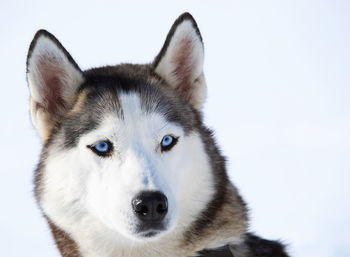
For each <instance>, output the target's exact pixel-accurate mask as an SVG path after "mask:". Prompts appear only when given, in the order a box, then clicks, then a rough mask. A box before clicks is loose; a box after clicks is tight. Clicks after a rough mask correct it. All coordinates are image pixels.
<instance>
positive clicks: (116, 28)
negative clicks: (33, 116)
mask: <svg viewBox="0 0 350 257" xmlns="http://www.w3.org/2000/svg"><path fill="white" fill-rule="evenodd" d="M184 11H189V12H191V13H192V14H193V16H194V17H195V19H196V20H197V22H198V25H199V28H200V30H201V33H202V36H203V40H204V44H205V67H204V69H205V76H206V79H207V84H208V99H207V103H206V107H205V120H206V122H207V124H208V125H209V126H210V127H211V128H213V129H214V130H215V131H216V133H215V134H216V137H217V139H218V142H219V143H220V146H221V148H222V150H223V152H224V154H225V156H227V159H228V164H229V165H228V167H229V172H230V175H231V178H232V180H233V181H234V183H235V184H236V186H237V187H238V188H239V189H240V192H241V193H242V195H243V197H244V198H245V200H246V201H247V202H248V205H249V207H250V210H251V218H252V220H251V229H252V231H255V232H257V233H258V234H259V235H261V236H263V237H266V238H271V239H276V238H280V239H283V240H284V242H286V243H288V244H289V252H290V253H291V255H292V256H298V257H333V256H334V257H342V256H350V229H349V228H350V186H349V184H350V182H349V181H350V133H349V131H350V15H349V14H350V2H349V1H346V0H343V1H341V0H318V1H316V0H315V1H312V0H293V1H292V0H290V1H278V0H271V1H259V0H256V1H253V0H252V1H249V0H244V1H243V0H241V1H237V0H233V1H205V0H197V1H185V0H184V1H162V0H159V1H153V0H152V1H151V0H149V1H144V2H142V3H139V1H96V2H92V1H66V0H62V1H57V2H56V3H55V4H53V3H50V2H49V1H9V0H7V1H1V2H0V24H1V25H0V57H1V59H0V71H1V72H0V74H1V79H2V83H1V88H2V90H3V93H2V94H1V95H0V116H1V118H2V120H3V123H1V126H0V131H1V135H2V136H1V142H2V147H1V148H0V156H1V167H2V168H0V202H1V210H2V212H1V214H0V217H1V219H0V242H1V246H0V249H1V255H2V256H6V257H19V256H26V257H48V256H50V257H51V256H52V257H54V256H56V257H58V256H59V254H58V251H57V250H56V248H55V246H54V243H53V240H52V237H51V234H50V232H49V229H48V227H47V225H46V222H45V220H44V218H42V217H41V213H40V211H39V209H38V207H37V205H36V203H35V200H34V198H33V194H32V187H33V186H32V178H33V175H32V174H33V170H34V168H35V165H36V162H37V161H38V158H39V153H40V148H41V146H40V141H39V139H38V136H37V134H36V132H35V131H34V128H33V126H32V125H31V122H30V119H29V92H28V88H27V84H26V80H25V60H26V53H27V50H28V46H29V43H30V41H31V40H32V38H33V36H34V34H35V32H36V31H37V30H38V29H40V28H44V29H47V30H48V31H50V32H51V33H53V34H54V35H55V36H56V37H57V38H58V39H59V40H60V41H61V43H62V44H63V45H64V46H65V47H66V49H67V50H68V51H69V52H70V53H71V55H72V56H73V58H74V59H75V60H76V61H77V63H78V64H79V65H80V67H81V68H83V69H87V68H90V67H94V66H100V65H106V64H118V63H120V62H133V63H144V62H150V61H151V60H152V59H153V58H154V56H155V55H156V54H157V53H158V51H159V50H160V48H161V46H162V44H163V42H164V40H165V36H166V34H167V32H168V30H169V29H170V27H171V25H172V23H173V21H174V20H175V19H176V18H177V16H179V15H180V14H181V13H182V12H184Z"/></svg>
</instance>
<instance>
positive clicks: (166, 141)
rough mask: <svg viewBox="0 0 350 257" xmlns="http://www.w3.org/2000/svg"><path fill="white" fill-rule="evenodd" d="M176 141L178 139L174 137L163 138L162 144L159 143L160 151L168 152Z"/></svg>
mask: <svg viewBox="0 0 350 257" xmlns="http://www.w3.org/2000/svg"><path fill="white" fill-rule="evenodd" d="M177 140H178V139H177V138H176V137H173V136H171V135H166V136H164V137H163V139H162V142H161V143H160V146H161V148H162V151H169V150H170V149H171V148H172V147H173V146H174V145H175V144H176V143H177Z"/></svg>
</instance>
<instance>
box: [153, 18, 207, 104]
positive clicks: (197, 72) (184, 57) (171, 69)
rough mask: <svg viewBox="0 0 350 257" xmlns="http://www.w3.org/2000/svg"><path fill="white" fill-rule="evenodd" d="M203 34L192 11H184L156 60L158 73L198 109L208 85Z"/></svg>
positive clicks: (155, 64) (156, 71)
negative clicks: (205, 77)
mask: <svg viewBox="0 0 350 257" xmlns="http://www.w3.org/2000/svg"><path fill="white" fill-rule="evenodd" d="M203 59H204V47H203V42H202V36H201V34H200V32H199V29H198V27H197V23H196V21H195V20H194V19H193V17H192V16H191V14H189V13H184V14H182V15H181V16H180V17H179V18H178V19H177V20H176V21H175V23H174V25H173V26H172V28H171V29H170V31H169V33H168V36H167V38H166V40H165V43H164V46H163V48H162V50H161V51H160V53H159V54H158V56H157V57H156V58H155V60H154V62H153V68H154V71H155V73H156V74H158V75H159V76H160V77H161V78H162V79H164V80H165V81H166V83H167V84H168V85H170V86H171V87H173V88H174V89H176V90H177V91H178V92H179V93H180V94H181V95H182V96H183V97H184V98H185V99H186V100H187V101H188V102H189V103H190V104H192V105H193V106H194V107H195V108H196V109H199V110H200V109H201V107H202V105H203V103H204V100H205V98H206V93H207V88H206V83H205V79H204V76H203Z"/></svg>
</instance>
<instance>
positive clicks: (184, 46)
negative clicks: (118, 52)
mask: <svg viewBox="0 0 350 257" xmlns="http://www.w3.org/2000/svg"><path fill="white" fill-rule="evenodd" d="M27 80H28V83H29V88H30V92H31V100H30V101H31V117H32V121H33V124H34V126H35V128H36V129H37V131H38V133H39V135H40V138H41V139H42V142H43V145H44V147H43V151H42V156H41V161H40V163H39V165H38V168H37V172H36V180H35V184H36V197H37V200H38V202H39V205H40V206H41V208H42V210H43V212H44V214H45V215H46V216H47V217H48V218H49V219H50V221H52V222H53V223H54V224H56V225H57V226H58V227H60V228H62V229H64V230H65V231H66V232H68V233H69V234H71V235H73V237H74V234H76V233H79V231H81V230H82V229H85V230H86V231H88V230H89V229H90V230H94V229H95V228H96V227H98V228H99V231H101V230H103V231H105V232H106V233H105V234H108V233H107V232H109V233H111V234H113V236H115V235H120V236H121V237H122V238H126V239H127V240H131V241H132V242H136V241H140V239H142V240H143V241H144V240H146V241H147V240H157V239H158V238H160V237H162V236H163V235H166V234H169V233H175V231H176V233H178V234H179V233H183V232H184V231H185V230H186V228H188V227H190V225H191V224H192V223H193V222H194V220H195V219H196V217H198V216H200V215H201V213H202V212H203V210H204V209H205V208H206V206H207V205H208V203H209V202H210V201H211V200H212V198H213V196H214V194H215V190H216V189H215V183H216V182H217V181H215V179H214V178H213V176H214V175H213V171H212V170H213V167H212V166H211V165H212V163H213V160H212V159H210V158H214V157H211V155H213V152H214V154H217V153H216V151H217V149H216V148H215V147H214V146H212V147H211V148H210V147H208V145H209V143H208V141H210V143H213V142H211V140H212V139H211V136H210V131H208V130H207V129H206V128H205V127H204V126H203V124H202V118H201V108H202V105H203V102H204V100H205V96H206V84H205V80H204V76H203V43H202V38H201V35H200V32H199V30H198V27H197V25H196V22H195V21H194V19H193V18H192V16H191V15H189V14H184V15H182V16H180V17H179V18H178V19H177V21H176V22H175V23H174V25H173V27H172V28H171V30H170V32H169V34H168V36H167V38H166V41H165V44H164V46H163V48H162V49H161V51H160V53H159V55H158V56H157V57H156V58H155V60H154V61H153V62H152V63H151V64H148V65H131V64H122V65H117V66H109V67H102V68H95V69H91V70H87V71H82V70H81V69H80V68H79V66H78V65H77V64H76V62H75V61H74V60H73V59H72V57H71V56H70V54H69V53H68V52H67V51H66V50H65V49H64V48H63V46H62V45H61V44H60V43H59V42H58V40H57V39H56V38H55V37H54V36H53V35H51V34H50V33H48V32H46V31H39V32H38V33H37V34H36V36H35V38H34V39H33V41H32V44H31V46H30V50H29V54H28V59H27ZM211 145H213V144H211ZM220 161H221V159H220ZM215 165H218V166H220V165H223V164H222V163H219V161H217V162H216V164H215ZM221 175H222V177H225V176H226V175H225V174H224V173H223V174H221ZM223 186H224V185H223ZM93 226H95V228H92V227H93ZM96 230H97V229H96Z"/></svg>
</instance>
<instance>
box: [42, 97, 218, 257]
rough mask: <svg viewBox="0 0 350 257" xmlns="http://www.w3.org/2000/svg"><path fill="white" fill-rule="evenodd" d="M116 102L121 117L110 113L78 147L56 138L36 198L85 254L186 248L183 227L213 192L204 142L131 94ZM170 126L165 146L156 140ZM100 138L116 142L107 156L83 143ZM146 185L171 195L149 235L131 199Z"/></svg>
mask: <svg viewBox="0 0 350 257" xmlns="http://www.w3.org/2000/svg"><path fill="white" fill-rule="evenodd" d="M120 102H121V105H122V108H123V112H124V119H120V118H118V116H117V115H116V114H114V113H110V114H108V115H106V116H105V117H104V119H103V122H102V124H101V126H99V127H98V128H97V129H95V130H93V131H91V132H90V133H88V134H86V135H84V136H82V137H81V139H80V141H79V143H78V145H77V147H74V148H73V149H71V150H61V149H57V147H55V144H53V146H52V148H51V149H49V157H48V159H47V161H46V163H47V164H46V166H45V168H44V173H43V182H42V183H43V192H42V195H41V200H40V204H41V206H42V208H43V211H44V213H45V214H46V215H47V216H48V217H49V218H50V219H51V220H52V221H53V222H54V223H55V224H56V225H57V226H58V227H60V228H62V229H64V230H65V231H67V232H68V233H69V234H70V235H71V236H72V238H73V239H74V240H75V241H76V242H77V243H78V245H79V246H80V250H81V252H82V253H83V255H84V257H101V256H103V257H108V256H110V257H112V256H130V257H133V256H134V257H136V256H137V257H142V256H153V257H156V256H159V257H160V256H162V257H164V256H169V257H170V256H183V255H184V254H185V249H181V248H179V247H180V246H179V244H180V242H181V239H182V235H183V232H184V231H186V230H187V229H188V228H189V226H190V224H191V223H192V222H193V221H194V220H195V219H197V218H198V215H199V213H200V212H201V211H202V210H203V209H204V208H205V206H206V204H207V203H208V202H209V200H210V199H211V198H212V196H213V192H214V185H213V177H212V173H211V170H210V165H209V162H208V156H207V154H206V152H205V150H204V146H203V143H202V141H201V139H200V137H199V135H198V134H196V133H190V134H188V135H186V134H185V133H184V131H183V129H182V128H181V127H180V126H178V125H176V124H174V123H169V122H167V121H166V120H165V118H164V117H163V116H162V115H160V114H159V113H149V114H146V113H145V112H144V111H143V110H141V108H140V100H139V97H138V96H137V95H136V94H122V95H120ZM168 134H171V135H175V136H178V137H179V140H178V143H177V144H176V145H175V146H174V147H173V149H171V150H170V151H168V152H163V153H162V152H161V151H160V148H159V145H160V142H161V139H162V138H163V136H164V135H168ZM104 139H109V140H110V141H111V142H112V143H113V144H114V148H115V151H114V154H113V156H112V157H111V158H109V157H107V158H101V157H99V156H97V155H96V154H94V153H93V152H92V151H91V150H90V149H88V148H87V147H86V146H87V145H91V144H93V143H96V142H98V141H100V140H104ZM143 190H159V191H161V192H163V193H164V194H165V195H166V196H167V198H168V201H169V203H168V205H169V212H168V214H167V216H166V218H165V219H166V220H167V221H168V226H167V230H166V231H164V232H163V233H161V234H159V235H158V236H157V237H155V238H153V239H152V240H146V239H142V240H140V238H139V236H138V235H136V234H135V231H134V227H133V226H134V224H135V222H136V217H135V215H134V214H133V212H132V210H131V199H132V198H133V197H134V196H135V195H136V194H138V193H139V192H140V191H143ZM182 250H183V251H184V252H183V253H182V252H181V251H182Z"/></svg>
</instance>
